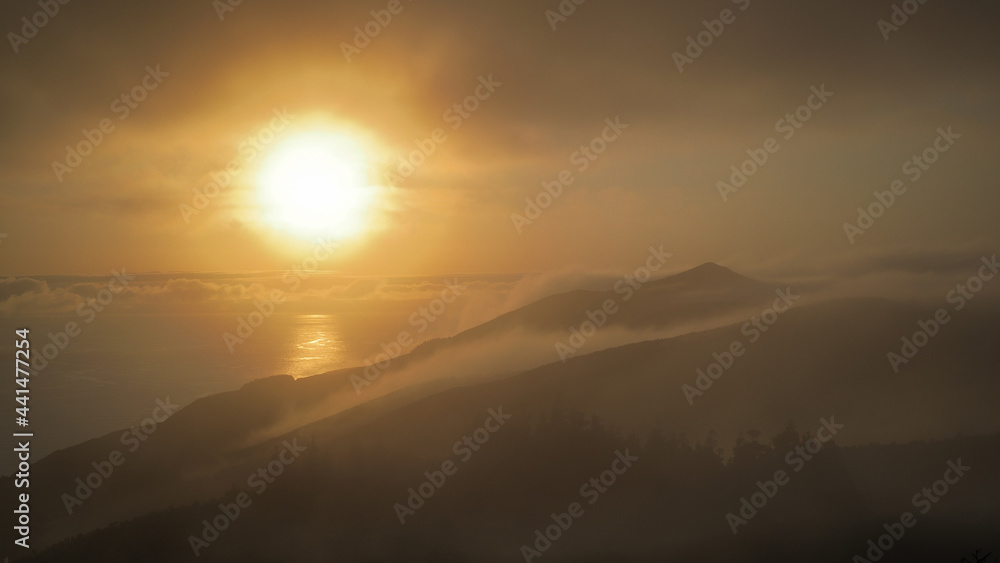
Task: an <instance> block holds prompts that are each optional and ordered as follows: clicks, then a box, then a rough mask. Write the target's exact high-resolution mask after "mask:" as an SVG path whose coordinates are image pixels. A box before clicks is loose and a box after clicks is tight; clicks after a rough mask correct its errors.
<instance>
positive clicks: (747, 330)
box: [681, 287, 801, 406]
mask: <svg viewBox="0 0 1000 563" xmlns="http://www.w3.org/2000/svg"><path fill="white" fill-rule="evenodd" d="M774 293H775V294H776V295H777V296H778V298H777V299H775V300H774V303H773V304H772V305H771V307H770V308H768V309H765V310H764V311H763V312H762V313H761V314H760V317H750V320H748V321H747V322H745V323H743V326H742V327H740V334H742V335H743V336H746V337H747V338H748V340H747V344H754V343H756V342H757V341H758V340H760V338H761V336H762V335H763V333H765V332H767V331H768V330H770V328H771V327H772V326H774V323H776V322H778V316H779V315H781V314H782V313H785V312H787V311H788V309H789V308H791V307H792V305H794V304H795V302H796V301H798V300H799V297H801V296H800V295H798V294H796V293H793V292H792V288H790V287H789V288H786V289H776V290H774ZM745 353H746V345H744V343H743V340H742V339H736V340H733V342H732V343H731V344H730V345H729V348H728V349H726V350H724V351H723V352H722V354H719V353H718V352H713V353H712V359H713V360H714V361H713V362H712V363H710V364H708V367H707V368H706V369H704V370H703V369H701V368H699V369H698V370H697V374H698V375H697V377H695V379H694V386H691V385H688V384H687V383H685V384H683V385H681V391H683V392H684V398H685V399H687V402H688V405H692V406H693V405H694V398H695V397H701V396H702V395H704V394H705V392H706V391H708V390H709V389H711V388H712V385H713V384H715V382H716V381H718V380H719V379H721V378H722V376H723V375H724V374H725V373H726V372H727V371H729V368H731V367H733V364H735V363H736V360H737V358H739V357H740V356H742V355H743V354H745Z"/></svg>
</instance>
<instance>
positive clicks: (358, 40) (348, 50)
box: [340, 0, 413, 63]
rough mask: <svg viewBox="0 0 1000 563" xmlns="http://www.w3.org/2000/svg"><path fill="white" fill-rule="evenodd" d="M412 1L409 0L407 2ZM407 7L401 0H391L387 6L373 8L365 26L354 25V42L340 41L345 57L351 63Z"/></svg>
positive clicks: (341, 50)
mask: <svg viewBox="0 0 1000 563" xmlns="http://www.w3.org/2000/svg"><path fill="white" fill-rule="evenodd" d="M412 1H413V0H407V2H412ZM405 8H406V6H404V5H403V3H402V1H401V0H389V3H388V4H386V6H385V8H383V9H381V10H372V11H371V12H370V14H371V16H372V19H371V20H369V21H368V22H367V23H365V24H364V25H363V26H355V27H354V41H353V42H352V43H348V42H346V41H341V42H340V52H342V53H343V54H344V59H345V60H347V62H348V63H350V62H351V57H352V56H357V55H360V54H361V50H362V49H364V48H366V47H368V46H369V45H371V43H372V41H373V40H374V39H375V38H376V37H378V36H379V35H381V33H382V31H383V30H384V29H385V28H386V27H388V26H389V24H390V23H392V18H393V17H394V16H398V15H399V14H401V13H403V10H404V9H405Z"/></svg>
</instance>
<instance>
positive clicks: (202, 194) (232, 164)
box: [178, 107, 296, 225]
mask: <svg viewBox="0 0 1000 563" xmlns="http://www.w3.org/2000/svg"><path fill="white" fill-rule="evenodd" d="M271 113H272V114H273V117H271V120H270V121H269V122H268V124H267V125H266V126H264V127H261V128H260V130H258V131H257V132H256V133H254V134H253V135H250V136H249V137H247V138H246V139H243V140H242V141H240V143H239V144H238V145H237V146H236V152H237V153H238V154H239V156H235V157H233V158H232V159H230V161H229V162H227V163H226V166H225V168H224V169H223V170H219V171H216V172H212V173H211V174H210V175H209V176H210V177H211V178H212V180H211V181H210V182H208V183H207V184H205V185H204V186H202V187H201V189H199V188H194V189H193V190H192V191H194V197H193V198H191V205H188V204H186V203H182V204H180V205H179V206H178V209H179V210H180V212H181V218H183V219H184V222H185V223H186V224H188V225H190V224H191V217H192V216H194V215H197V214H199V213H201V212H202V211H204V210H205V208H206V207H208V204H209V203H211V200H214V199H215V198H217V197H219V194H221V193H222V190H225V189H226V188H228V187H229V185H230V184H231V183H232V182H233V180H234V179H236V178H237V177H238V176H239V175H240V174H242V173H243V170H244V166H246V165H248V164H250V163H251V162H253V160H254V159H255V158H257V155H259V154H260V153H261V151H263V150H264V149H265V148H266V147H267V146H268V145H270V144H271V143H273V142H274V140H275V139H277V138H278V137H279V136H280V133H281V132H282V131H284V130H285V129H286V128H287V127H288V125H289V124H290V123H291V122H292V121H293V120H294V119H295V117H296V116H295V115H294V114H290V113H288V108H287V107H283V108H281V109H277V108H275V109H274V110H273V111H272V112H271Z"/></svg>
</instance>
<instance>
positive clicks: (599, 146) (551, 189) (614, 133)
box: [510, 116, 628, 234]
mask: <svg viewBox="0 0 1000 563" xmlns="http://www.w3.org/2000/svg"><path fill="white" fill-rule="evenodd" d="M604 123H605V127H604V129H603V130H602V131H601V134H600V135H598V136H596V137H594V138H593V139H591V140H590V141H589V142H588V143H586V144H583V145H580V147H579V148H578V149H577V150H575V151H574V152H573V154H571V155H569V163H570V164H573V165H575V166H576V173H577V174H582V173H584V172H586V171H587V169H589V168H590V166H591V164H593V163H594V161H595V160H597V159H598V157H600V156H601V155H602V154H604V152H605V151H607V150H608V147H610V146H611V145H612V144H613V143H614V142H615V141H617V140H618V139H620V138H621V136H622V133H623V132H624V131H625V130H626V129H628V123H622V122H621V116H615V118H614V119H611V118H610V117H609V118H607V119H605V120H604ZM574 181H576V177H575V176H574V175H573V171H571V170H570V169H569V168H566V169H564V170H562V171H561V172H559V174H557V175H556V179H555V180H543V181H542V189H541V190H540V191H539V192H538V193H537V194H535V196H534V197H526V198H524V201H525V206H524V215H521V214H519V213H511V215H510V220H511V221H512V222H513V223H514V228H515V229H516V230H517V234H521V233H523V232H524V228H525V227H527V226H528V225H530V224H532V223H533V222H534V221H535V220H536V219H538V218H539V217H541V216H542V212H543V211H545V210H546V209H548V208H549V207H551V206H552V204H553V203H555V201H556V200H557V199H559V196H561V195H562V193H563V188H565V187H567V186H569V185H570V184H572V183H573V182H574Z"/></svg>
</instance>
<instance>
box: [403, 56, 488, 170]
mask: <svg viewBox="0 0 1000 563" xmlns="http://www.w3.org/2000/svg"><path fill="white" fill-rule="evenodd" d="M478 82H479V83H478V84H477V85H476V87H475V89H474V90H473V91H472V93H471V94H469V95H468V96H466V97H465V98H463V99H462V100H461V101H459V102H455V103H454V104H452V106H451V107H450V108H448V109H446V110H445V111H444V114H442V116H441V119H443V120H444V122H445V123H447V124H448V125H449V126H450V127H451V130H452V131H458V130H459V129H460V128H461V127H462V125H464V124H465V122H466V121H467V120H468V119H469V118H471V117H472V114H474V113H476V112H477V111H478V110H479V108H480V107H481V106H482V104H483V102H485V101H487V100H489V99H490V98H491V97H493V94H494V93H496V91H497V88H499V87H500V86H502V85H503V84H502V83H500V82H497V81H496V80H494V79H493V75H492V74H489V75H487V76H483V75H479V76H478ZM447 140H448V133H447V132H446V131H445V130H444V129H443V128H441V127H436V128H434V130H433V131H431V134H430V135H429V136H428V137H426V138H424V139H417V140H415V141H413V144H414V146H415V148H414V149H413V150H412V151H410V152H408V153H407V154H406V155H404V156H400V157H399V161H398V162H397V163H396V168H395V170H391V171H388V172H386V173H385V175H384V176H385V180H386V182H388V183H389V185H392V186H399V185H401V184H402V183H403V182H404V181H405V180H407V179H408V178H410V177H411V176H413V175H414V174H416V173H417V170H419V169H420V167H421V166H423V165H424V163H426V162H427V160H428V159H429V158H430V157H431V155H433V154H434V153H435V152H437V150H438V147H440V146H441V145H443V144H444V143H445V141H447Z"/></svg>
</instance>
